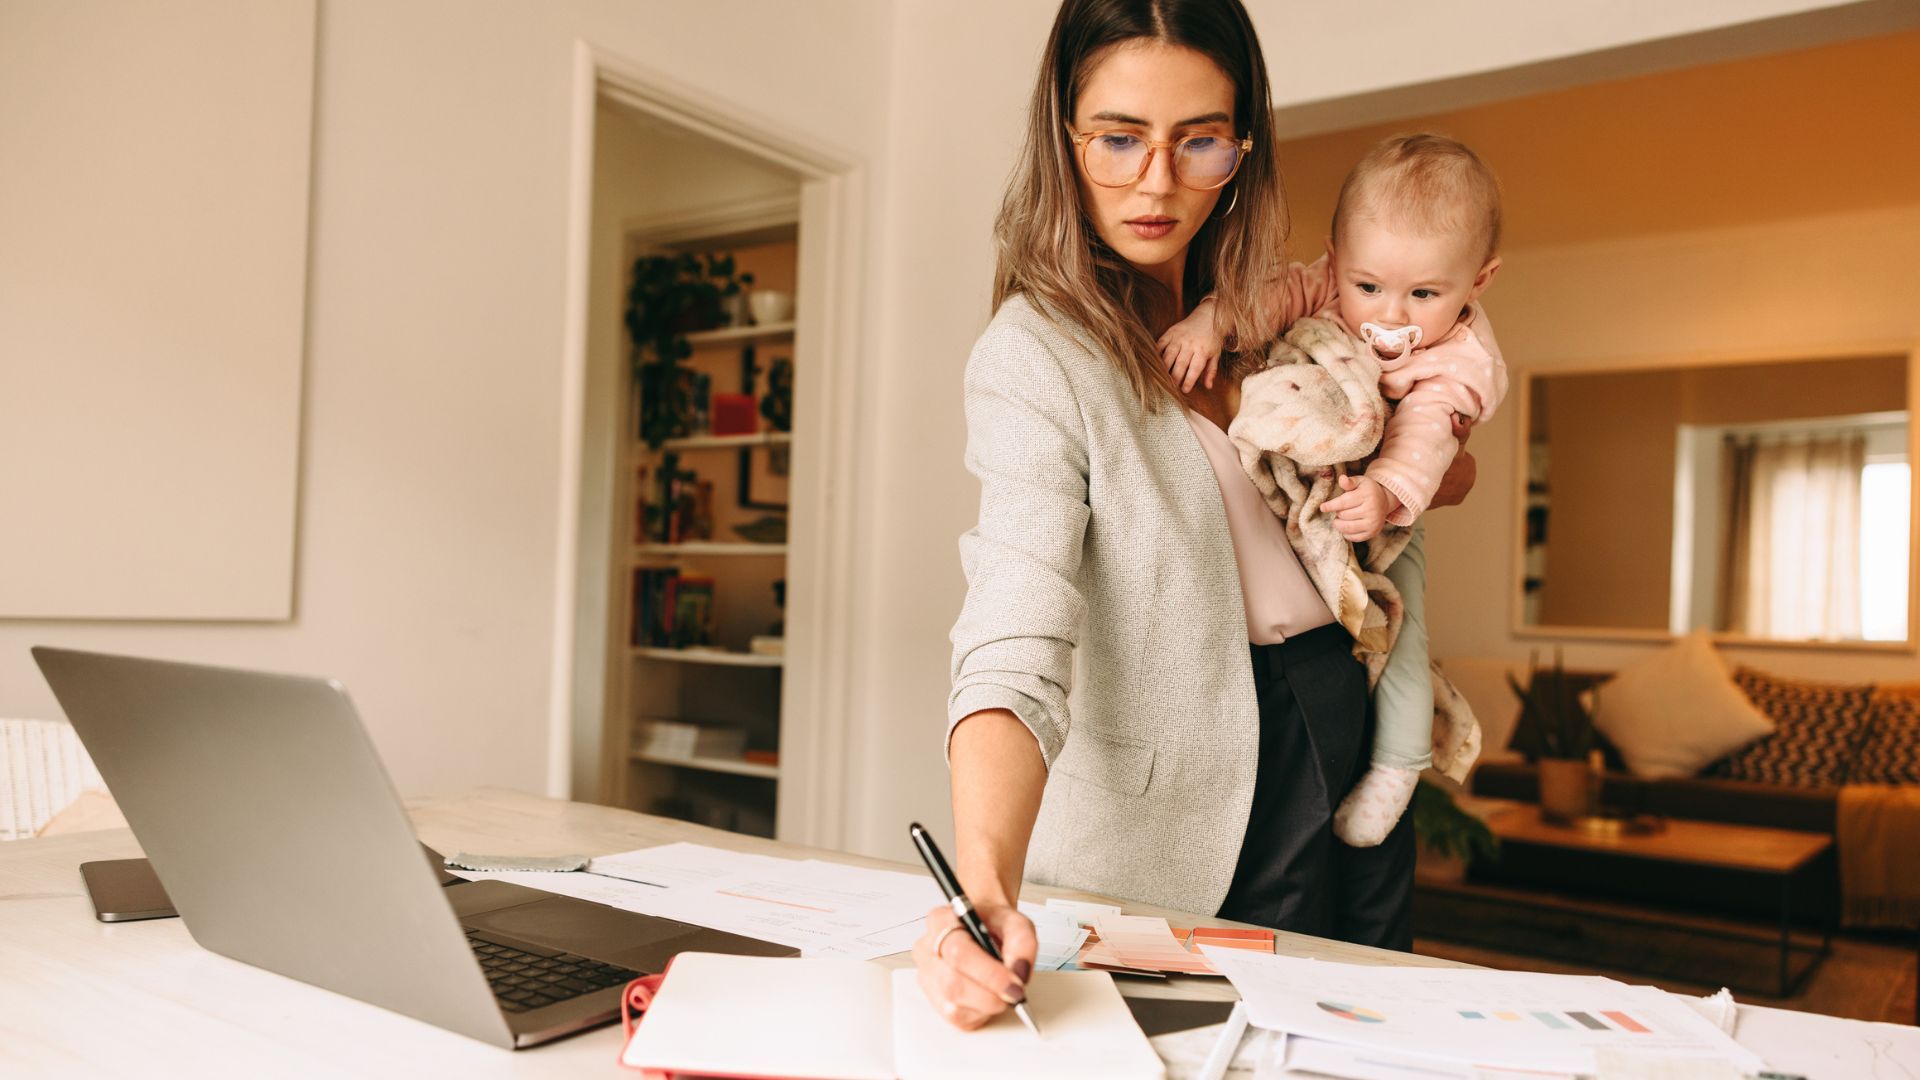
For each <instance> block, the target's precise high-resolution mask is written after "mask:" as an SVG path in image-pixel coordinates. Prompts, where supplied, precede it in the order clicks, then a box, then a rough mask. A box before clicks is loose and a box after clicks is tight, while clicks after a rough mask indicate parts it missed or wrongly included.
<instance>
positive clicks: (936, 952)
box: [933, 923, 960, 957]
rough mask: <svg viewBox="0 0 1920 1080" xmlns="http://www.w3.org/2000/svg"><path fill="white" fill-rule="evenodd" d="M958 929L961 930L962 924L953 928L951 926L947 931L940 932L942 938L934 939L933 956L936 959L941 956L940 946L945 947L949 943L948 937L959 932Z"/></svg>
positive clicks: (957, 924) (954, 925) (956, 924)
mask: <svg viewBox="0 0 1920 1080" xmlns="http://www.w3.org/2000/svg"><path fill="white" fill-rule="evenodd" d="M958 929H960V924H959V923H954V924H953V925H952V926H949V927H947V928H946V929H945V930H942V931H940V936H939V937H937V938H934V939H933V955H934V956H935V957H938V956H939V955H940V946H942V945H945V944H946V943H947V935H948V934H951V933H953V932H954V931H955V930H958Z"/></svg>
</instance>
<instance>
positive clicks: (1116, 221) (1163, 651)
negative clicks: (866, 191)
mask: <svg viewBox="0 0 1920 1080" xmlns="http://www.w3.org/2000/svg"><path fill="white" fill-rule="evenodd" d="M1286 226H1287V215H1286V206H1285V201H1284V198H1283V196H1282V193H1281V190H1280V182H1279V175H1278V170H1277V167H1276V164H1275V161H1274V154H1273V135H1272V129H1271V125H1270V106H1269V95H1268V90H1267V82H1266V67H1265V62H1264V60H1263V59H1262V58H1261V54H1260V47H1259V42H1258V41H1257V39H1256V38H1255V35H1254V31H1253V27H1252V24H1251V22H1250V21H1249V20H1248V18H1247V14H1246V11H1245V10H1244V9H1243V8H1242V7H1241V5H1240V3H1239V0H1066V2H1065V3H1064V4H1063V5H1062V7H1061V10H1060V13H1059V16H1058V18H1057V19H1056V21H1055V24H1054V28H1053V32H1052V34H1051V36H1050V38H1049V40H1048V43H1047V47H1046V50H1045V56H1044V59H1043V61H1042V64H1041V71H1040V78H1039V83H1038V86H1037V87H1036V89H1035V92H1034V96H1033V102H1032V108H1031V112H1030V115H1029V120H1028V131H1027V137H1026V141H1025V145H1024V148H1023V151H1022V154H1021V161H1020V164H1019V166H1018V168H1017V170H1016V173H1015V176H1014V178H1013V181H1012V183H1011V185H1010V187H1009V190H1008V192H1007V196H1006V199H1005V202H1004V204H1003V206H1002V209H1001V212H1000V217H999V220H998V222H997V223H996V228H995V233H996V240H997V244H998V268H997V270H996V275H995V276H996V280H995V285H994V306H995V316H994V319H993V321H992V323H991V324H990V325H989V326H988V328H987V330H986V332H985V333H984V334H983V335H982V336H981V338H980V341H979V343H978V344H977V345H976V346H975V348H974V351H973V354H972V357H971V358H970V360H969V361H968V364H967V372H966V408H967V420H968V432H969V439H968V451H967V461H968V467H969V468H970V469H971V470H972V471H973V472H974V473H975V474H976V475H978V476H979V477H980V481H981V503H980V523H979V525H978V526H977V527H975V528H974V529H973V530H972V531H971V532H969V533H968V534H967V535H966V536H965V537H963V538H962V541H961V556H962V562H963V564H964V565H965V568H966V572H967V578H968V583H969V586H968V593H967V600H966V605H965V607H964V609H963V610H962V612H961V615H960V619H959V621H958V623H957V624H956V625H955V626H954V630H953V639H954V685H953V693H952V697H951V699H950V701H949V708H948V723H949V727H948V745H947V749H948V757H949V762H950V765H951V769H952V777H953V809H954V821H955V831H956V839H957V845H956V847H957V851H956V854H957V866H956V869H957V872H958V874H959V877H960V879H961V884H962V885H963V886H964V887H965V889H966V890H967V892H968V895H969V896H970V897H971V898H972V900H973V902H974V904H975V906H976V908H977V910H978V911H979V912H980V914H981V916H982V918H983V919H985V921H986V923H987V925H988V927H989V928H990V929H991V930H992V931H993V932H994V934H995V935H996V936H997V937H998V938H999V939H1000V941H1001V946H1002V950H1001V951H1002V955H1003V957H1004V961H1005V963H1004V965H1003V964H1001V963H996V962H994V961H993V960H992V959H991V958H990V957H989V956H988V955H987V954H986V953H985V952H984V951H982V950H981V949H979V948H978V947H977V946H976V945H974V943H973V942H972V941H971V940H970V939H969V938H968V936H967V934H966V933H965V932H964V931H959V932H957V933H956V930H957V928H958V921H957V920H956V918H955V916H954V914H953V913H952V912H951V911H950V910H948V909H947V908H944V907H943V908H936V909H935V910H934V911H933V912H931V913H930V914H929V915H928V918H927V930H926V933H925V934H924V935H923V936H922V937H921V939H920V940H919V941H918V942H917V943H916V945H915V947H914V960H915V963H916V965H917V966H918V969H919V974H920V983H921V986H922V988H923V990H924V991H925V992H926V994H927V996H928V998H929V999H930V1000H931V1001H933V1002H934V1004H935V1006H936V1007H938V1008H939V1009H940V1010H941V1011H942V1013H943V1014H944V1015H945V1016H947V1018H948V1019H949V1020H950V1021H951V1022H953V1023H955V1024H957V1025H959V1026H961V1027H974V1026H977V1025H979V1024H982V1023H985V1022H986V1021H987V1020H988V1019H991V1018H992V1017H993V1016H994V1015H996V1014H997V1013H999V1012H1000V1011H1002V1010H1004V1009H1006V1008H1007V1007H1008V1006H1009V1005H1011V1004H1012V1003H1013V1002H1016V1001H1019V1000H1021V999H1022V998H1023V997H1024V984H1025V980H1026V978H1027V976H1028V975H1029V974H1030V973H1031V969H1032V961H1033V956H1034V952H1035V942H1034V936H1033V928H1032V925H1031V924H1030V923H1029V922H1028V921H1027V920H1026V919H1025V918H1024V917H1023V916H1021V915H1020V914H1019V913H1018V911H1017V910H1016V909H1015V907H1014V902H1015V900H1016V899H1017V897H1018V890H1019V886H1020V881H1021V878H1022V873H1023V869H1024V871H1025V873H1026V874H1027V876H1029V877H1031V878H1032V879H1034V880H1036V881H1041V882H1045V883H1050V884H1059V885H1066V886H1071V887H1074V888H1080V889H1085V890H1088V891H1092V892H1097V893H1102V894H1106V895H1110V896H1117V897H1124V898H1128V899H1133V900H1137V901H1143V902H1146V903H1151V904H1157V905H1161V906H1166V907H1172V908H1177V909H1181V910H1187V911H1217V912H1218V913H1219V914H1220V915H1221V916H1223V917H1227V918H1238V919H1243V920H1246V921H1252V922H1258V923H1263V924H1266V925H1271V926H1278V927H1281V928H1284V929H1291V930H1299V931H1302V932H1306V933H1314V934H1322V935H1328V936H1339V937H1343V938H1346V939H1348V940H1353V941H1360V942H1363V943H1367V944H1376V945H1387V946H1395V947H1402V948H1404V947H1406V946H1407V945H1408V944H1410V932H1409V931H1408V929H1407V903H1408V899H1409V897H1410V895H1411V888H1412V857H1413V848H1412V834H1411V831H1410V828H1409V827H1407V825H1406V823H1405V822H1403V824H1402V827H1401V828H1399V829H1396V831H1395V834H1394V836H1393V837H1391V838H1389V840H1388V841H1387V842H1386V843H1384V844H1382V845H1380V846H1379V847H1377V848H1368V849H1357V848H1347V847H1345V845H1342V844H1339V843H1338V841H1337V840H1335V839H1334V838H1333V836H1332V833H1331V826H1330V823H1331V817H1332V812H1333V808H1334V807H1335V806H1337V805H1338V804H1339V801H1340V797H1341V796H1342V795H1343V794H1344V793H1345V792H1346V790H1347V789H1348V788H1349V787H1350V786H1351V785H1352V783H1353V781H1354V780H1355V779H1357V777H1358V775H1359V772H1360V771H1364V769H1365V766H1366V761H1367V752H1366V751H1367V738H1368V733H1367V731H1366V726H1367V712H1368V710H1367V688H1366V676H1365V672H1364V670H1363V669H1362V667H1361V666H1360V664H1359V663H1358V662H1357V661H1356V660H1354V658H1353V656H1352V653H1351V645H1352V642H1351V640H1350V639H1349V638H1348V637H1347V636H1346V634H1345V632H1344V631H1343V630H1341V629H1340V628H1339V626H1338V625H1337V624H1335V623H1334V620H1333V615H1332V613H1331V612H1330V611H1328V610H1327V608H1326V605H1325V604H1324V603H1323V602H1322V601H1321V600H1320V599H1319V597H1318V595H1317V594H1316V593H1315V592H1314V590H1313V587H1312V585H1311V584H1310V583H1309V582H1308V580H1307V578H1306V576H1305V573H1304V571H1302V569H1301V568H1300V565H1299V562H1298V560H1297V559H1296V558H1295V557H1294V556H1293V554H1292V552H1291V550H1290V549H1289V548H1288V546H1287V544H1286V542H1285V539H1284V535H1283V534H1282V533H1280V531H1279V526H1278V523H1277V521H1276V520H1275V519H1274V517H1273V515H1272V514H1271V513H1270V512H1268V511H1267V510H1266V508H1265V505H1264V503H1262V502H1261V501H1260V499H1259V496H1258V494H1257V492H1255V491H1254V489H1253V486H1252V483H1251V481H1250V480H1248V479H1247V477H1246V476H1245V475H1244V474H1243V473H1242V472H1241V471H1240V467H1239V463H1238V458H1237V455H1236V454H1235V453H1234V451H1233V448H1232V446H1231V444H1230V442H1229V441H1228V440H1227V438H1226V436H1225V434H1224V431H1225V429H1226V427H1227V426H1228V424H1229V423H1230V422H1231V421H1232V418H1233V415H1234V411H1235V408H1236V407H1237V404H1238V396H1239V385H1238V380H1237V379H1235V378H1233V377H1231V373H1229V375H1228V377H1223V378H1220V379H1218V380H1216V385H1215V386H1213V387H1205V386H1196V387H1194V388H1193V390H1192V391H1190V392H1187V393H1182V392H1181V390H1180V388H1179V387H1178V386H1177V385H1176V384H1175V383H1174V381H1173V379H1172V378H1171V376H1170V375H1169V374H1168V373H1167V371H1166V370H1165V368H1164V367H1163V366H1162V363H1161V361H1160V358H1159V350H1158V348H1157V347H1156V340H1157V339H1158V337H1159V335H1160V334H1161V333H1162V332H1164V331H1165V329H1166V328H1167V327H1169V326H1171V325H1172V324H1173V323H1174V322H1175V321H1176V320H1178V319H1179V318H1180V317H1182V316H1183V315H1185V314H1186V313H1187V312H1188V311H1189V310H1190V306H1191V305H1192V304H1194V303H1196V302H1198V298H1199V297H1202V296H1206V295H1208V294H1212V295H1213V297H1214V300H1213V301H1212V302H1214V303H1217V304H1218V305H1219V308H1220V311H1219V317H1220V318H1221V320H1222V321H1223V323H1224V325H1226V326H1227V327H1229V328H1231V329H1232V330H1234V331H1235V332H1236V333H1237V335H1238V337H1239V339H1240V340H1241V341H1242V342H1251V341H1257V340H1258V339H1259V337H1258V334H1257V332H1256V331H1255V330H1254V328H1255V327H1258V326H1262V325H1270V321H1269V320H1266V319H1264V318H1262V317H1261V313H1259V312H1257V311H1254V310H1253V309H1252V305H1253V304H1255V303H1257V302H1258V300H1257V297H1258V296H1259V294H1260V290H1258V289H1256V288H1254V287H1253V286H1254V285H1255V283H1256V282H1257V281H1258V280H1259V279H1260V277H1261V276H1262V275H1265V274H1270V273H1274V272H1276V271H1277V270H1278V269H1279V268H1278V266H1277V265H1276V264H1275V260H1276V259H1277V257H1278V255H1279V253H1280V252H1281V251H1282V250H1283V248H1284V239H1285V233H1286ZM1464 456H1465V455H1462V457H1463V458H1464ZM1466 467H1468V468H1470V467H1471V463H1470V461H1469V462H1468V463H1467V466H1466ZM1076 650H1077V652H1078V656H1079V661H1080V663H1081V665H1082V666H1083V670H1082V672H1081V681H1080V686H1081V691H1082V698H1081V699H1080V700H1078V701H1076V710H1075V713H1074V715H1073V717H1072V721H1071V725H1069V718H1068V709H1067V695H1068V691H1069V688H1070V687H1071V686H1072V685H1073V681H1074V671H1073V668H1074V664H1075V653H1076Z"/></svg>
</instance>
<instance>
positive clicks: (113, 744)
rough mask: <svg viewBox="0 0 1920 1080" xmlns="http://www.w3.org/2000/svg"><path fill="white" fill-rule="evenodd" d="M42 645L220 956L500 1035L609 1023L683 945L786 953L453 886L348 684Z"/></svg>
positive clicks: (495, 887)
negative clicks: (424, 851) (641, 977)
mask: <svg viewBox="0 0 1920 1080" xmlns="http://www.w3.org/2000/svg"><path fill="white" fill-rule="evenodd" d="M33 657H34V660H35V661H36V662H38V663H39V665H40V670H41V672H42V673H44V674H45V675H46V678H47V682H48V683H49V684H50V685H51V686H52V687H53V692H54V695H55V696H56V697H58V698H59V699H60V705H61V707H62V708H63V709H65V710H66V714H67V718H68V719H69V720H70V721H72V723H73V728H74V731H75V732H76V733H78V734H79V736H80V741H81V742H82V743H84V744H85V745H86V748H87V752H88V753H90V754H91V755H92V756H93V760H94V764H95V765H97V766H98V767H99V769H100V775H101V777H102V778H104V779H105V780H106V782H107V787H108V788H109V789H110V790H111V792H112V794H113V797H114V799H115V801H116V802H118V803H119V806H120V810H121V812H122V813H124V814H125V815H126V818H127V823H128V824H129V825H130V826H132V828H133V834H134V836H135V838H137V839H138V840H139V841H140V846H141V847H142V848H143V849H145V851H146V853H147V857H148V859H150V860H151V861H152V863H153V869H154V871H155V873H157V874H158V875H159V878H160V883H161V884H162V885H163V886H165V888H166V892H167V895H168V896H169V897H171V898H172V901H173V906H174V908H175V909H177V910H178V911H179V913H180V917H181V918H182V919H183V920H184V921H185V922H186V925H187V929H188V930H189V931H190V932H191V933H192V934H193V938H194V940H195V941H197V942H199V943H200V944H201V945H203V946H205V947H206V948H208V949H211V950H213V951H214V952H217V953H220V954H222V955H225V956H230V957H232V958H234V959H235V960H239V961H242V962H243V963H248V964H252V965H254V966H255V967H262V968H266V969H267V970H268V971H274V972H278V973H280V974H282V975H286V976H288V977H290V978H295V979H299V980H300V981H301V982H305V983H311V984H313V985H314V986H320V987H325V988H326V989H328V990H332V991H335V992H337V993H341V994H345V995H347V996H348V997H353V998H357V999H359V1000H361V1001H365V1002H368V1003H370V1004H374V1005H379V1006H381V1007H382V1008H386V1009H391V1010H393V1011H394V1012H398V1013H404V1014H405V1015H407V1016H411V1017H414V1018H416V1019H420V1020H424V1021H426V1022H427V1023H429V1024H435V1025H438V1026H440V1027H443V1028H446V1029H448V1030H450V1031H457V1032H460V1033H461V1034H463V1035H470V1036H472V1037H474V1038H476V1039H480V1040H482V1041H485V1042H490V1043H494V1044H495V1045H498V1046H507V1047H522V1046H532V1045H534V1044H536V1043H540V1042H545V1041H547V1040H549V1039H553V1038H557V1037H559V1036H561V1035H566V1034H568V1033H570V1032H575V1031H579V1030H581V1029H583V1028H587V1027H591V1026H593V1025H596V1024H600V1023H604V1022H606V1021H608V1020H611V1019H613V1018H614V1017H615V1016H617V1015H618V1014H619V1009H620V994H621V990H622V987H623V986H624V985H625V983H626V982H627V980H629V979H631V978H633V977H634V976H635V975H636V974H640V973H651V972H657V971H660V970H662V969H664V968H665V966H666V963H667V961H668V960H669V959H671V958H672V957H673V956H674V954H676V953H679V952H681V951H683V950H688V949H693V950H699V951H703V952H732V953H744V954H748V955H755V956H787V955H792V954H793V952H794V950H793V949H791V948H787V947H785V946H780V945H775V944H772V943H770V942H765V941H757V940H754V939H752V938H746V937H740V936H738V935H734V934H728V933H723V932H721V931H718V930H709V929H706V928H703V927H697V926H690V925H687V924H686V923H680V922H674V921H672V920H670V919H660V918H654V917H651V916H647V915H637V914H634V913H632V912H626V911H620V910H618V909H615V908H610V907H606V906H603V905H600V904H594V903H589V902H587V901H584V900H575V899H572V898H570V897H561V896H555V895H553V894H552V893H545V892H540V891H538V890H534V889H526V888H522V887H520V886H517V885H509V884H506V883H504V882H498V881H476V882H457V883H454V884H450V885H445V886H443V885H442V878H441V877H440V876H439V875H438V874H436V872H435V870H434V868H433V866H431V865H430V864H429V862H428V861H427V860H426V859H424V858H422V857H421V851H420V847H421V845H420V843H419V841H418V840H417V839H416V838H415V836H414V832H413V826H412V824H411V823H410V822H409V821H408V820H407V815H406V811H405V809H404V808H403V807H402V806H401V804H400V800H399V798H398V797H397V796H396V795H395V793H394V790H393V785H392V783H391V782H390V781H389V780H388V778H387V774H386V770H385V769H384V768H383V767H382V766H381V764H380V759H379V757H378V756H377V755H375V753H374V749H373V744H372V742H371V741H370V740H369V739H368V738H367V733H366V730H365V729H364V728H363V727H362V726H361V724H360V720H359V717H358V716H357V715H356V714H355V713H354V709H353V704H352V702H351V701H349V700H348V698H347V694H346V691H345V689H344V688H342V687H341V686H340V684H339V683H337V682H332V681H330V680H324V679H313V678H302V677H298V676H290V675H269V674H263V673H259V672H251V671H236V670H232V669H227V668H215V667H202V666H199V665H194V664H178V663H169V662H165V661H159V660H144V659H137V658H133V657H125V656H109V655H104V654H100V653H85V652H74V651H70V650H67V649H54V648H47V647H44V646H42V647H37V648H35V649H34V650H33ZM452 734H453V733H450V737H451V736H452Z"/></svg>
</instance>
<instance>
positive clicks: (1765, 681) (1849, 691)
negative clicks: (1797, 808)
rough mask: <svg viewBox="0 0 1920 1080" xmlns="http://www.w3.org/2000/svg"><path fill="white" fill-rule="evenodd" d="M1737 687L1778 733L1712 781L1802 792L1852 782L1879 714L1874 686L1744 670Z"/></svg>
mask: <svg viewBox="0 0 1920 1080" xmlns="http://www.w3.org/2000/svg"><path fill="white" fill-rule="evenodd" d="M1733 681H1734V682H1735V683H1737V684H1738V685H1739V687H1740V689H1742V690H1744V691H1746V694H1747V696H1748V697H1749V698H1751V699H1753V703H1754V704H1755V705H1757V706H1759V707H1760V711H1761V712H1764V713H1766V714H1767V715H1768V716H1770V717H1772V718H1773V722H1774V724H1775V730H1774V733H1773V734H1772V735H1769V736H1767V737H1766V738H1764V739H1761V740H1760V741H1759V742H1756V743H1754V744H1753V745H1751V746H1748V747H1746V748H1745V749H1743V750H1739V751H1737V752H1735V753H1733V754H1730V755H1728V756H1727V757H1725V758H1722V759H1721V760H1720V761H1719V762H1717V763H1716V764H1715V765H1714V766H1713V767H1712V768H1711V769H1709V770H1708V771H1707V775H1709V776H1724V777H1728V778H1730V779H1734V780H1758V781H1761V782H1763V783H1769V784H1790V785H1793V786H1796V787H1832V786H1837V785H1840V784H1844V783H1846V782H1847V781H1848V779H1849V778H1850V777H1849V773H1850V771H1851V770H1852V767H1853V759H1854V756H1855V751H1856V750H1857V748H1858V747H1859V744H1860V734H1861V732H1862V731H1864V730H1865V729H1866V725H1867V720H1868V717H1869V716H1870V715H1871V714H1872V712H1873V687H1872V686H1870V685H1867V684H1858V685H1856V684H1850V683H1829V682H1811V681H1800V680H1795V679H1782V678H1780V677H1778V676H1775V675H1769V674H1767V673H1766V672H1764V671H1755V670H1753V669H1752V668H1744V667H1743V668H1738V669H1736V670H1735V671H1734V673H1733Z"/></svg>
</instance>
